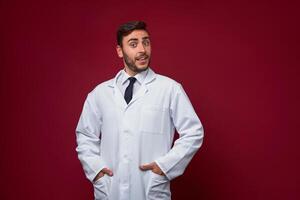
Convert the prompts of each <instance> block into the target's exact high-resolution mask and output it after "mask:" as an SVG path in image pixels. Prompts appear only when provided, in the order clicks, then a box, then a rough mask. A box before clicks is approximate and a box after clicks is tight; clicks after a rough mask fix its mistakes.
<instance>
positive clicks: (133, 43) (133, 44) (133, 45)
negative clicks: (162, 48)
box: [129, 42, 137, 48]
mask: <svg viewBox="0 0 300 200" xmlns="http://www.w3.org/2000/svg"><path fill="white" fill-rule="evenodd" d="M129 46H130V47H132V48H135V47H136V46H137V43H135V42H131V43H130V44H129Z"/></svg>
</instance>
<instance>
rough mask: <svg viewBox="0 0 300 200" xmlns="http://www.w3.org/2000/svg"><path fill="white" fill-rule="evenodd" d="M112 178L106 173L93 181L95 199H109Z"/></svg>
mask: <svg viewBox="0 0 300 200" xmlns="http://www.w3.org/2000/svg"><path fill="white" fill-rule="evenodd" d="M110 184H111V180H110V177H109V176H108V175H104V176H103V177H101V178H100V179H99V180H97V181H96V182H94V183H93V186H94V197H95V200H107V199H108V196H109V190H110Z"/></svg>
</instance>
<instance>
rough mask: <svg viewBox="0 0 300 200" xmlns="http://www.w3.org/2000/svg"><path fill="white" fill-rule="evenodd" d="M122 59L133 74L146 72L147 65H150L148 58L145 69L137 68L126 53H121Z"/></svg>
mask: <svg viewBox="0 0 300 200" xmlns="http://www.w3.org/2000/svg"><path fill="white" fill-rule="evenodd" d="M123 57H124V61H125V63H126V65H127V67H128V68H129V69H130V70H131V71H133V72H136V73H140V72H143V71H146V70H147V69H148V68H149V65H150V57H149V59H148V64H147V66H146V67H145V68H138V67H137V66H136V64H135V62H134V60H132V59H130V58H129V57H128V56H127V54H126V53H124V52H123Z"/></svg>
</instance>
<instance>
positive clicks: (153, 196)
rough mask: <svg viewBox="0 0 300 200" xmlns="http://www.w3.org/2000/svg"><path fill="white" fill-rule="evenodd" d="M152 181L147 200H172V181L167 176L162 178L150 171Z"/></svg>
mask: <svg viewBox="0 0 300 200" xmlns="http://www.w3.org/2000/svg"><path fill="white" fill-rule="evenodd" d="M150 173H151V176H150V177H151V179H150V185H149V188H148V191H147V193H146V197H147V198H146V199H147V200H157V199H160V200H171V191H170V181H169V180H168V178H167V177H166V176H161V175H158V174H155V173H154V172H152V171H150Z"/></svg>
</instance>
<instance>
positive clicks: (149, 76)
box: [108, 67, 156, 109]
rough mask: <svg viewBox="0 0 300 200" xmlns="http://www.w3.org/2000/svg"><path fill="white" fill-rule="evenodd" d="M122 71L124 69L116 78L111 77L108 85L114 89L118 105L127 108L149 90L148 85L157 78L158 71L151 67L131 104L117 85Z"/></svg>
mask: <svg viewBox="0 0 300 200" xmlns="http://www.w3.org/2000/svg"><path fill="white" fill-rule="evenodd" d="M121 73H122V70H120V71H119V72H118V73H117V75H116V76H115V78H113V79H111V80H110V81H109V83H108V86H109V87H111V88H112V89H113V93H114V96H115V98H114V99H115V101H116V104H117V106H119V107H120V108H122V109H127V108H128V107H129V106H130V105H131V104H133V103H134V102H135V101H136V100H138V99H139V98H140V97H142V96H144V95H145V94H146V93H147V91H148V88H147V85H148V84H150V83H151V82H152V81H154V80H155V78H156V73H155V72H154V71H153V70H152V69H151V68H150V67H149V68H148V73H147V76H146V77H145V80H144V81H143V83H142V85H141V87H140V89H139V90H138V92H137V94H136V95H135V96H133V98H132V100H131V101H130V102H129V104H127V103H126V101H125V99H124V97H123V95H122V93H121V91H120V89H119V88H118V86H117V78H118V76H119V75H120V74H121Z"/></svg>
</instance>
